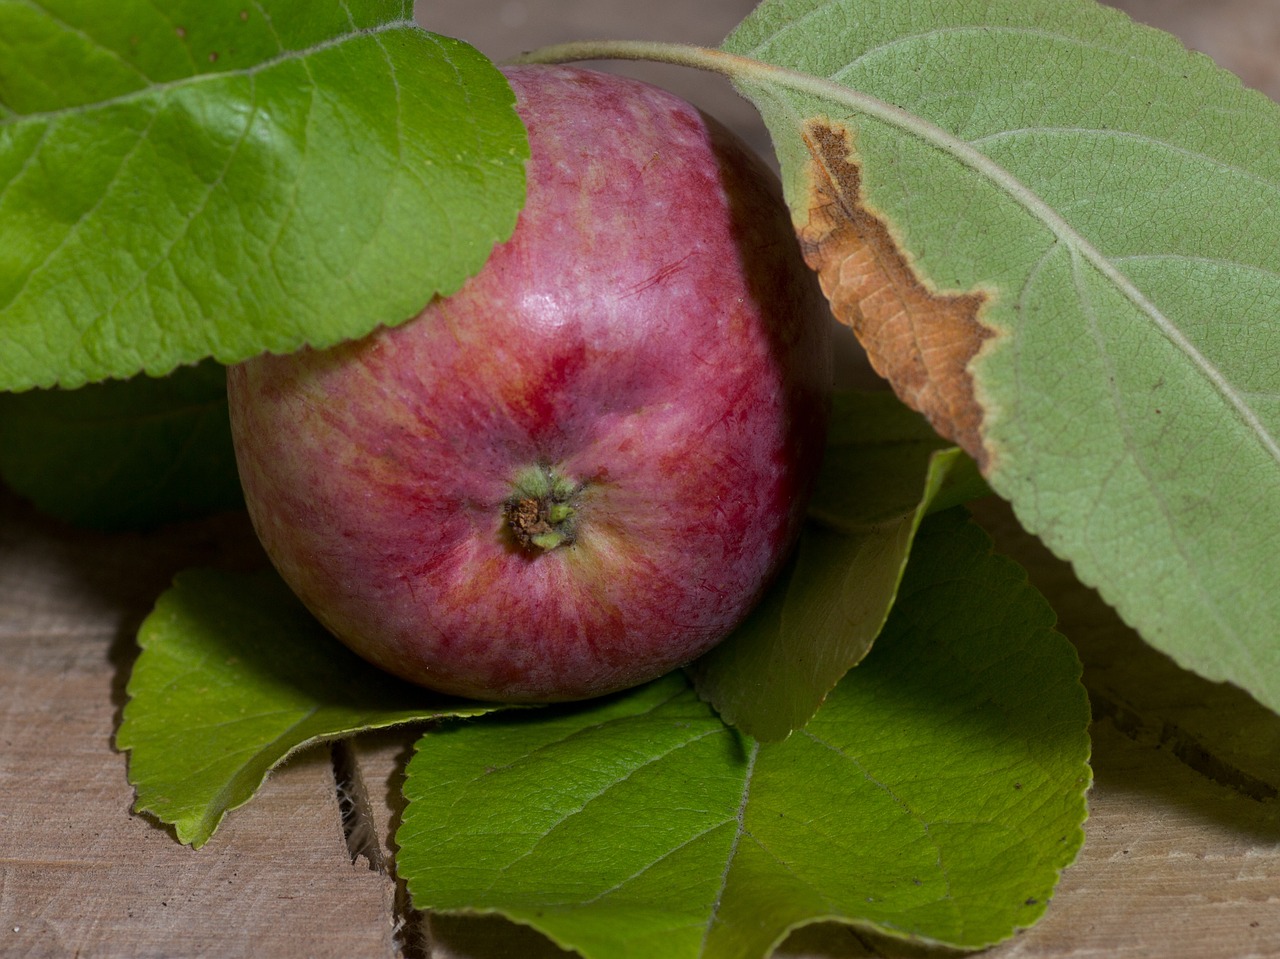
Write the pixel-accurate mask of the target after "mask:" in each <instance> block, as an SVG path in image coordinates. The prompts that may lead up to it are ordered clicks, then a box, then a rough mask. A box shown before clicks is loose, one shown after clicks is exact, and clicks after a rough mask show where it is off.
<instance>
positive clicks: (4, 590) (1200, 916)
mask: <svg viewBox="0 0 1280 959" xmlns="http://www.w3.org/2000/svg"><path fill="white" fill-rule="evenodd" d="M1122 5H1123V6H1126V7H1128V8H1130V9H1131V10H1132V11H1133V12H1134V13H1136V14H1137V15H1139V16H1140V17H1142V18H1145V19H1147V20H1148V21H1150V22H1155V23H1157V24H1160V25H1163V26H1166V27H1167V28H1171V29H1174V30H1175V31H1180V32H1182V35H1183V36H1184V37H1186V38H1188V39H1189V41H1190V42H1191V43H1192V45H1196V46H1199V47H1200V48H1202V49H1204V50H1206V51H1207V52H1209V53H1211V54H1212V55H1214V56H1215V57H1216V58H1218V59H1219V61H1220V62H1223V63H1224V64H1227V65H1229V66H1232V67H1233V68H1234V69H1237V70H1238V71H1239V72H1241V73H1242V74H1243V75H1244V76H1245V78H1246V80H1247V81H1248V82H1250V83H1251V84H1252V85H1254V86H1257V87H1260V88H1262V89H1264V90H1265V91H1267V92H1268V93H1270V94H1271V95H1272V96H1280V68H1278V67H1277V56H1276V51H1277V50H1280V3H1277V2H1276V0H1261V2H1253V0H1214V2H1208V0H1129V2H1127V3H1125V4H1122ZM750 6H751V4H750V3H748V2H743V0H714V2H710V0H708V2H702V3H698V4H690V3H686V2H676V0H648V2H646V3H645V4H637V3H635V2H634V0H629V2H625V3H624V2H621V0H618V2H602V0H575V2H569V0H542V2H528V3H518V2H500V0H498V2H488V0H438V2H435V3H431V4H428V5H426V6H425V7H424V8H423V10H422V13H421V15H420V17H421V19H422V20H423V21H424V22H426V23H427V24H428V25H429V26H431V27H432V28H433V29H437V30H440V31H441V32H445V33H453V34H455V35H460V36H463V37H465V38H467V39H469V40H471V41H473V42H475V43H477V45H479V46H481V48H482V49H484V50H485V51H486V52H487V53H489V54H491V55H493V56H497V57H502V56H506V55H510V54H511V53H514V52H516V51H517V50H519V49H521V48H522V47H528V46H533V45H536V44H537V43H541V42H546V41H550V40H556V39H565V38H569V37H574V36H588V35H605V34H608V35H613V36H632V37H634V36H657V37H664V38H668V39H689V40H695V41H701V42H715V41H717V40H718V39H719V38H720V37H721V36H723V34H724V33H725V32H726V31H727V30H728V29H729V27H731V26H732V24H733V23H734V22H735V21H736V19H737V18H739V17H740V16H741V15H742V14H743V13H744V12H745V11H746V10H747V9H748V8H749V7H750ZM647 73H648V74H649V75H651V76H653V77H654V78H655V79H658V80H660V81H661V82H664V83H666V84H667V85H669V86H674V87H676V88H679V89H680V90H681V92H682V93H684V94H685V95H686V96H691V97H693V98H694V99H697V100H698V101H699V102H701V103H702V104H703V105H705V106H708V108H710V109H712V110H714V111H715V112H717V113H718V114H720V115H722V116H724V117H725V118H726V119H727V120H728V121H729V122H731V123H734V124H736V125H739V126H740V127H742V128H744V129H745V131H746V132H747V134H748V136H749V137H752V138H753V139H754V140H755V142H758V143H762V142H764V140H763V135H762V133H761V131H760V130H759V128H758V126H757V125H755V124H754V121H753V118H752V115H751V112H750V109H749V108H746V107H744V106H743V105H741V104H739V103H738V102H737V101H736V100H735V99H734V98H733V96H732V94H731V92H729V91H728V90H727V88H726V87H724V85H722V84H720V83H719V82H718V81H712V82H707V81H704V80H703V79H701V78H699V77H696V76H694V75H689V74H687V73H685V74H680V75H677V74H676V73H675V72H673V71H664V70H652V71H647ZM981 517H982V519H983V521H984V523H986V525H987V526H988V527H989V528H990V529H991V530H993V532H994V533H995V534H996V535H997V539H998V541H999V543H1000V544H1001V546H1002V548H1003V549H1005V550H1006V551H1008V552H1011V553H1013V554H1014V555H1016V556H1018V557H1019V558H1021V559H1022V560H1023V561H1024V562H1026V563H1027V565H1028V567H1029V568H1030V569H1031V571H1032V578H1033V580H1034V581H1035V582H1036V583H1037V585H1040V586H1041V588H1042V589H1044V590H1045V591H1046V593H1047V594H1049V595H1050V597H1051V598H1052V599H1053V601H1054V603H1055V605H1056V606H1057V608H1058V609H1059V612H1060V614H1061V615H1062V620H1063V622H1062V628H1063V630H1064V631H1065V632H1066V633H1067V634H1068V636H1070V637H1071V638H1072V639H1073V640H1074V641H1075V642H1076V643H1077V645H1078V646H1079V648H1080V649H1081V652H1082V656H1083V657H1084V659H1085V661H1086V667H1087V672H1086V681H1087V683H1088V685H1089V688H1090V693H1091V697H1092V701H1093V704H1094V711H1095V728H1094V736H1095V743H1094V749H1095V754H1094V761H1093V764H1094V770H1095V774H1096V787H1095V789H1094V791H1093V793H1092V795H1091V804H1090V805H1091V819H1090V822H1089V825H1088V840H1087V842H1086V845H1085V849H1084V852H1083V854H1082V856H1081V859H1080V862H1079V863H1078V864H1077V865H1076V866H1074V867H1073V868H1071V869H1070V870H1068V871H1067V872H1066V874H1065V876H1064V878H1063V880H1062V883H1061V885H1060V887H1059V890H1058V893H1057V895H1056V896H1055V899H1054V901H1053V902H1052V903H1051V904H1050V907H1049V910H1048V913H1047V915H1046V917H1045V919H1044V920H1043V921H1042V922H1041V923H1040V924H1039V925H1038V926H1036V927H1035V928H1034V929H1032V930H1029V931H1027V932H1025V933H1023V934H1021V935H1019V936H1018V937H1017V938H1015V939H1014V940H1012V941H1010V942H1009V943H1006V944H1004V945H1003V946H1000V947H998V948H996V949H994V950H991V951H990V952H989V953H988V955H992V956H999V957H1013V956H1018V957H1033V956H1034V957H1047V956H1062V957H1073V959H1081V957H1093V956H1098V957H1102V956H1107V957H1146V956H1150V957H1188V959H1190V957H1195V959H1201V957H1245V956H1280V799H1278V798H1277V797H1278V796H1280V720H1277V719H1276V718H1275V717H1273V716H1271V715H1270V714H1269V713H1267V712H1265V711H1263V710H1261V709H1259V708H1257V707H1256V706H1254V705H1253V704H1252V703H1251V702H1250V701H1249V700H1248V698H1247V697H1245V696H1243V695H1241V694H1239V693H1237V692H1235V691H1233V690H1231V689H1228V688H1223V687H1218V686H1213V685H1211V684H1208V683H1205V682H1203V681H1201V680H1199V679H1197V678H1196V677H1193V676H1190V675H1188V674H1185V673H1183V672H1181V671H1180V670H1178V669H1177V668H1176V667H1175V666H1173V665H1172V664H1171V663H1169V662H1168V661H1167V660H1166V659H1164V658H1163V657H1162V656H1160V655H1158V654H1156V653H1154V652H1152V651H1150V650H1149V649H1147V648H1146V647H1145V646H1143V645H1142V644H1141V643H1140V642H1139V641H1138V640H1137V639H1136V638H1135V637H1134V636H1133V634H1132V633H1131V632H1129V631H1128V630H1127V629H1125V628H1124V626H1123V625H1122V624H1120V623H1119V622H1118V621H1117V620H1116V619H1115V617H1114V615H1113V614H1111V613H1110V612H1109V611H1108V610H1107V609H1106V608H1105V607H1104V606H1102V605H1101V604H1100V603H1098V601H1097V600H1096V598H1094V597H1093V595H1092V594H1091V593H1090V592H1089V591H1087V590H1084V589H1083V588H1081V587H1080V586H1079V585H1078V584H1076V583H1075V581H1074V580H1073V579H1072V577H1071V575H1070V572H1069V571H1068V570H1067V569H1066V568H1065V567H1064V566H1063V565H1062V564H1060V563H1057V562H1056V561H1055V560H1053V559H1052V558H1051V557H1048V556H1047V555H1046V554H1045V553H1044V551H1043V550H1041V549H1040V548H1039V547H1038V546H1037V544H1035V543H1034V542H1033V541H1030V540H1029V539H1028V538H1027V537H1025V536H1023V535H1022V534H1021V533H1020V532H1019V531H1018V530H1017V529H1016V526H1015V525H1014V524H1013V523H1012V521H1011V520H1010V517H1009V515H1008V512H1007V510H1006V509H1004V508H1003V507H1002V506H1001V505H1000V504H998V503H985V504H983V506H982V510H981ZM257 558H258V554H257V550H256V545H255V544H254V543H253V540H252V535H251V533H250V532H249V530H248V528H247V525H246V523H245V522H244V520H243V518H241V517H226V518H222V519H219V520H216V521H212V522H206V523H199V524H191V525H187V526H183V527H180V528H175V529H169V530H165V531H162V532H159V533H156V534H151V535H145V536H143V535H131V536H117V537H111V536H102V535H95V534H89V533H84V532H77V531H73V530H69V529H66V528H64V527H62V526H60V525H58V524H56V523H53V522H50V521H48V520H46V519H43V518H41V517H39V516H37V515H35V514H34V513H33V512H32V511H31V510H30V509H29V508H28V507H26V506H25V505H24V504H22V503H20V502H18V501H17V500H15V499H14V498H13V497H11V496H9V495H7V494H5V493H3V492H0V656H2V657H3V659H2V662H3V664H4V667H5V668H4V670H3V673H2V674H0V687H2V688H0V797H2V798H0V957H11V956H13V957H26V956H41V957H64V956H66V957H71V956H81V957H104V956H105V957H114V956H119V957H126V956H128V957H148V956H157V957H159V956H165V957H174V956H215V957H224V956H225V957H238V956H272V957H302V956H317V957H319V956H335V957H338V956H342V957H382V956H386V957H399V956H409V957H426V956H430V957H431V959H498V957H504V959H505V957H521V959H524V957H527V959H549V957H552V956H562V955H564V954H563V953H561V952H560V951H559V950H557V949H555V948H554V947H552V946H550V945H549V944H547V943H546V942H545V941H544V940H542V939H541V938H540V937H538V936H537V935H536V934H535V933H532V932H531V931H529V930H526V929H522V928H519V927H515V926H512V925H510V924H507V923H504V922H502V921H500V920H494V919H457V918H435V919H430V920H429V919H428V918H427V917H423V916H420V915H417V914H414V913H412V912H411V911H410V910H409V909H408V907H407V904H406V902H405V898H404V895H403V891H402V890H399V889H397V887H396V884H395V882H394V879H393V878H392V868H393V859H394V856H393V853H394V850H393V849H392V848H391V846H390V843H389V836H390V831H391V829H392V828H393V826H394V823H395V820H396V818H397V816H398V806H397V797H398V782H399V775H400V770H401V769H402V766H403V760H404V758H405V756H406V751H407V748H408V742H409V739H408V738H406V737H404V736H402V735H401V736H397V735H381V736H377V737H368V738H367V739H363V740H360V741H358V742H357V743H355V744H353V745H352V746H351V747H349V748H346V749H340V750H338V751H337V753H336V754H335V755H331V754H330V751H329V750H327V749H318V750H313V751H311V752H310V753H308V754H307V755H305V756H303V757H300V758H299V759H298V760H297V761H295V762H293V763H291V764H289V765H288V766H287V767H285V768H284V769H282V770H279V771H278V772H277V773H276V774H274V775H273V776H272V778H271V779H270V781H269V783H268V786H267V787H266V789H265V790H264V791H263V793H262V794H261V795H260V796H259V797H258V798H257V799H256V800H255V801H254V802H253V803H252V804H250V805H249V806H246V807H244V808H243V809H241V810H238V811H236V812H234V813H232V814H231V816H230V817H229V818H228V819H227V821H226V822H225V823H224V825H223V827H222V829H221V830H220V831H219V833H218V834H217V836H216V837H215V838H214V839H213V841H212V842H210V843H209V845H208V846H206V847H205V848H204V849H202V850H200V851H199V852H192V851H190V850H188V849H186V848H184V847H182V846H180V845H178V844H177V843H176V842H175V841H174V840H173V838H172V837H171V835H170V834H169V833H168V832H167V831H166V830H164V829H162V828H159V827H157V826H156V825H154V824H152V823H151V822H149V821H147V820H146V819H142V818H138V817H134V816H132V815H131V814H130V812H129V806H130V804H131V802H132V794H131V791H130V789H129V787H128V785H127V783H126V781H125V761H124V757H123V756H121V755H120V754H119V753H117V752H116V751H115V750H114V748H113V745H112V741H113V736H114V732H115V727H116V724H117V722H118V720H119V713H120V709H121V706H122V704H123V701H124V684H125V682H126V681H127V678H128V670H129V666H130V663H131V662H132V659H133V656H134V646H133V641H132V635H133V631H134V630H135V629H136V627H137V624H138V623H139V621H140V620H141V618H142V617H143V616H144V615H145V614H146V612H147V611H148V609H149V608H150V605H151V603H152V601H153V600H154V598H155V596H156V595H158V593H159V592H160V591H161V590H162V589H163V588H164V586H165V585H166V584H167V583H168V581H169V579H170V577H171V576H172V575H173V573H174V572H176V571H177V570H179V569H181V568H183V567H186V566H189V565H196V564H204V563H210V562H213V563H222V564H231V565H245V564H249V563H252V562H254V561H256V559H257ZM335 776H336V777H337V779H339V780H341V781H342V784H343V791H342V792H343V797H344V802H345V807H340V803H339V789H338V787H337V784H336V782H335ZM344 809H345V815H344ZM781 954H782V955H785V956H788V957H793V959H800V957H804V959H847V957H855V956H867V955H885V956H917V955H936V953H930V952H928V951H926V950H919V949H913V948H911V947H910V946H906V945H903V944H900V943H892V942H885V941H883V940H880V939H877V938H876V937H874V936H871V935H868V934H866V933H864V932H860V931H858V930H854V929H850V928H847V927H840V926H834V925H824V926H815V927H811V928H808V929H804V930H801V931H800V932H798V933H796V934H795V935H794V936H792V937H791V939H790V940H789V941H788V942H787V943H786V944H785V946H784V948H783V950H782V952H781Z"/></svg>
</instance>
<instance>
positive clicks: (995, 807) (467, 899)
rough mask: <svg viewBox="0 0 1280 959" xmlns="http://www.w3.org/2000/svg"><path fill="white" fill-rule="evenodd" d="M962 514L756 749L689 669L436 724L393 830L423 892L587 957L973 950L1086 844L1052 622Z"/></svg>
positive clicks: (1077, 763)
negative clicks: (813, 929)
mask: <svg viewBox="0 0 1280 959" xmlns="http://www.w3.org/2000/svg"><path fill="white" fill-rule="evenodd" d="M960 513H961V511H958V510H953V511H949V512H947V513H942V514H939V515H937V516H935V517H933V518H932V519H931V520H929V521H927V522H926V523H925V524H924V526H923V527H922V528H921V530H920V533H919V535H918V538H917V545H916V549H915V550H914V552H913V554H912V560H911V564H910V566H909V568H908V571H907V574H906V577H905V580H904V582H903V584H902V588H901V592H900V597H899V601H898V604H897V606H896V607H895V609H894V613H893V615H892V617H891V619H890V622H889V624H888V625H887V626H886V628H885V632H884V635H883V636H882V638H881V639H880V641H879V642H878V643H877V644H876V647H875V649H874V650H873V652H872V653H871V655H870V656H868V657H867V659H866V660H865V661H864V662H863V663H862V665H860V666H859V667H858V668H857V669H855V670H853V671H852V672H851V673H849V675H848V676H847V677H846V678H845V679H844V681H843V682H842V683H841V684H840V685H839V686H838V687H837V688H836V690H835V691H834V692H833V693H832V695H831V697H830V698H829V699H828V700H827V702H826V704H825V705H824V706H823V708H822V709H821V710H820V711H819V712H818V714H817V715H816V716H815V717H814V718H813V720H812V721H811V722H810V723H809V724H808V725H807V726H806V727H805V728H804V729H803V730H801V731H800V732H797V733H796V734H794V735H793V736H791V737H790V738H789V739H787V740H786V741H784V742H781V743H775V744H770V745H760V744H758V743H756V742H754V741H752V740H750V739H748V738H747V737H745V736H743V735H742V734H741V733H739V732H737V731H736V730H734V729H732V728H730V727H728V726H726V725H724V724H723V723H722V722H721V721H720V720H719V719H718V718H717V717H716V715H715V713H714V712H712V711H711V710H710V708H709V707H708V706H706V705H705V704H703V703H702V702H700V700H699V699H698V697H697V695H696V693H694V692H693V691H692V690H691V689H690V688H689V687H688V686H687V685H686V683H685V681H684V680H683V679H681V678H680V677H679V676H671V677H667V678H666V679H664V680H660V681H658V682H657V683H654V684H651V685H650V686H647V687H644V688H642V689H640V690H637V691H633V692H632V693H629V694H626V695H622V696H616V697H612V698H610V699H607V700H603V701H596V702H594V703H591V704H588V705H586V706H585V707H578V708H558V709H552V710H547V711H544V712H541V713H539V714H537V715H527V716H522V717H519V718H518V720H516V719H504V718H503V717H501V716H498V717H487V718H485V719H482V720H479V721H477V722H474V723H468V724H458V725H453V726H450V727H445V728H443V729H441V730H439V731H436V732H431V733H428V734H427V735H426V736H424V737H423V738H422V739H421V740H420V742H419V744H418V749H417V752H416V754H415V755H414V757H413V759H412V760H411V761H410V765H409V771H408V778H407V782H406V785H405V794H406V796H407V798H408V800H409V803H408V806H407V808H406V811H405V813H404V817H403V824H402V826H401V827H400V829H399V831H398V832H397V835H396V842H397V844H398V846H399V848H400V852H399V854H398V857H397V870H398V871H399V873H400V874H401V875H402V876H404V877H406V879H407V881H408V883H409V888H410V891H411V893H412V895H413V899H414V903H415V905H417V906H418V907H430V908H433V909H437V910H442V911H461V912H467V911H492V912H500V913H502V914H505V915H507V916H510V917H512V918H514V919H516V920H517V921H519V922H523V923H527V924H529V925H531V926H534V927H536V928H538V929H540V930H542V931H543V932H545V933H547V934H548V935H549V936H551V937H552V938H553V939H555V940H556V941H557V942H559V943H560V944H562V945H564V946H567V947H570V948H573V949H577V950H579V951H580V952H582V953H583V954H584V955H585V956H588V957H591V959H615V957H628V959H659V957H660V959H684V957H707V959H710V957H724V959H729V957H732V959H744V957H750V956H763V955H765V954H767V953H768V952H769V951H770V950H771V949H772V948H773V946H775V945H776V944H777V943H778V942H779V941H780V940H781V939H782V938H783V937H784V936H785V935H786V934H787V932H788V931H789V930H790V929H793V928H795V927H797V926H800V925H804V924H806V923H810V922H815V921H819V920H827V919H837V920H842V921H847V922H857V923H861V924H868V925H872V926H875V927H877V928H879V929H882V930H884V931H886V932H889V933H891V934H895V935H901V936H913V937H919V938H922V939H929V940H936V941H941V942H946V943H952V944H955V945H960V946H970V947H972V946H981V945H984V944H987V943H990V942H994V941H996V940H999V939H1002V938H1004V937H1007V936H1009V935H1011V934H1012V933H1013V931H1014V930H1015V929H1016V928H1017V927H1019V926H1025V925H1028V924H1030V923H1031V922H1033V921H1034V920H1035V919H1036V918H1037V917H1038V916H1039V915H1040V914H1041V913H1042V912H1043V911H1044V908H1045V902H1046V900H1047V899H1048V897H1049V895H1050V893H1051V891H1052V889H1053V886H1054V884H1055V882H1056V880H1057V876H1058V872H1059V870H1061V869H1062V868H1063V867H1064V866H1066V865H1067V864H1068V863H1069V862H1070V861H1071V860H1072V858H1073V857H1074V856H1075V854H1076V851H1077V850H1078V849H1079V847H1080V844H1081V842H1082V840H1083V833H1082V830H1081V828H1080V827H1081V822H1082V820H1083V818H1084V813H1085V804H1084V796H1083V792H1084V788H1085V786H1086V785H1087V783H1088V782H1089V771H1088V765H1087V763H1086V759H1087V756H1088V749H1089V746H1088V737H1087V735H1086V726H1087V723H1088V719H1089V711H1088V703H1087V701H1086V698H1085V695H1084V690H1083V688H1082V687H1081V686H1080V684H1079V674H1080V664H1079V661H1078V660H1077V659H1076V656H1075V652H1074V650H1073V649H1072V648H1071V646H1070V645H1069V644H1068V643H1067V642H1066V641H1065V640H1064V639H1063V638H1062V636H1060V635H1059V634H1057V633H1056V632H1054V631H1053V630H1052V628H1051V623H1052V621H1053V614H1052V612H1051V611H1050V610H1049V608H1048V606H1047V605H1046V604H1045V602H1044V600H1043V599H1042V598H1041V597H1040V596H1039V594H1038V593H1036V592H1035V591H1034V590H1033V589H1031V588H1030V587H1029V586H1028V585H1027V583H1026V578H1025V575H1024V574H1023V573H1022V571H1021V570H1020V569H1019V568H1018V567H1017V566H1016V564H1013V563H1011V562H1009V561H1008V560H1003V559H1001V558H999V557H996V556H993V555H992V554H991V553H990V551H989V550H990V541H989V540H987V539H986V537H985V534H983V533H982V532H981V531H980V530H979V529H978V528H977V527H975V526H973V525H971V524H968V523H967V522H966V520H965V518H964V517H963V515H957V514H960Z"/></svg>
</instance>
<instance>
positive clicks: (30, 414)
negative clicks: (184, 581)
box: [0, 361, 244, 529]
mask: <svg viewBox="0 0 1280 959" xmlns="http://www.w3.org/2000/svg"><path fill="white" fill-rule="evenodd" d="M0 478H2V479H3V480H4V481H5V482H6V483H7V484H8V485H9V486H10V487H12V488H13V489H14V490H16V491H17V492H19V493H21V494H22V495H23V496H26V497H27V498H28V499H30V500H31V501H32V502H34V503H35V504H36V505H37V506H39V507H40V508H41V509H43V510H44V511H46V512H48V513H50V514H52V515H54V516H57V517H58V518H60V519H63V520H66V521H67V522H70V523H76V524H78V525H82V526H92V527H97V528H101V529H138V528H146V527H151V526H156V525H159V524H161V523H166V522H171V521H174V520H180V519H188V518H192V517H198V516H204V515H208V514H211V513H215V512H218V511H220V510H230V509H237V508H240V507H241V506H243V504H244V498H243V496H242V495H241V491H240V479H239V477H238V476H237V474H236V462H235V451H234V450H233V449H232V447H231V423H230V419H229V418H228V414H227V392H226V377H225V374H224V371H223V368H222V367H221V366H219V365H217V364H216V363H212V362H207V361H206V362H205V363H201V364H199V365H198V366H190V367H183V368H181V369H178V370H175V371H174V372H173V373H172V374H170V375H169V376H167V377H165V378H163V379H151V378H149V377H138V378H136V379H132V380H125V381H111V382H107V383H96V384H93V385H91V386H84V387H81V388H80V389H78V390H56V389H55V390H32V391H30V392H26V393H0Z"/></svg>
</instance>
